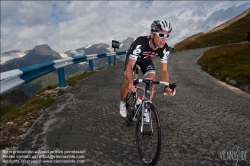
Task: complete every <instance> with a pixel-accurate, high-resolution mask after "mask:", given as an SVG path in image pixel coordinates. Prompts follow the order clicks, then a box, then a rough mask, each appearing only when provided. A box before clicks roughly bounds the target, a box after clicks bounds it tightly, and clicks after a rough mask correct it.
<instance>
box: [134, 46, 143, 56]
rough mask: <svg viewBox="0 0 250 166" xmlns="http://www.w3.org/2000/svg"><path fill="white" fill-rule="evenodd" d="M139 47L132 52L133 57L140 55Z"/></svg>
mask: <svg viewBox="0 0 250 166" xmlns="http://www.w3.org/2000/svg"><path fill="white" fill-rule="evenodd" d="M140 47H141V45H137V46H136V49H135V50H134V51H133V54H134V55H139V54H140V53H141V49H140Z"/></svg>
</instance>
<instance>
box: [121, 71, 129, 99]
mask: <svg viewBox="0 0 250 166" xmlns="http://www.w3.org/2000/svg"><path fill="white" fill-rule="evenodd" d="M127 94H128V80H127V78H126V74H124V83H123V85H122V87H121V101H125V99H126V96H127Z"/></svg>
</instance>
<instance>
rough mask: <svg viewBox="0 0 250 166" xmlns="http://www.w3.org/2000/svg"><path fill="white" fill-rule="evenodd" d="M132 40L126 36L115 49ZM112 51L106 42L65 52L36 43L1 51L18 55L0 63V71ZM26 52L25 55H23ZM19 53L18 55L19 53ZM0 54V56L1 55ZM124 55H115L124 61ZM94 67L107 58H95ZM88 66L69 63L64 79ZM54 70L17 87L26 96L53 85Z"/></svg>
mask: <svg viewBox="0 0 250 166" xmlns="http://www.w3.org/2000/svg"><path fill="white" fill-rule="evenodd" d="M133 41H134V40H133V39H132V38H127V39H126V40H125V41H124V42H122V43H121V47H120V48H119V49H117V51H124V50H127V49H128V48H129V47H130V45H131V44H132V42H133ZM111 51H114V49H113V48H111V47H110V46H109V45H107V44H103V43H98V44H94V45H87V46H85V47H81V48H78V49H76V50H69V51H66V52H65V53H58V52H56V51H54V50H53V49H51V47H50V46H49V45H47V44H42V45H37V46H35V47H34V48H33V49H31V50H28V51H24V50H12V51H8V52H4V53H2V55H3V57H8V56H9V55H11V56H13V54H15V53H17V54H18V55H16V56H13V57H14V59H11V60H9V61H6V62H5V63H3V64H1V72H5V71H9V70H13V69H18V68H22V67H26V66H31V65H34V64H39V63H43V62H48V61H52V60H56V59H61V58H66V57H74V56H82V55H90V54H99V53H105V52H111ZM24 53H26V54H25V55H23V54H24ZM19 54H20V55H19ZM2 55H1V56H2ZM16 57H18V58H16ZM112 60H113V58H112ZM124 60H125V58H124V56H117V61H116V62H120V61H124ZM93 64H94V68H99V67H101V66H106V65H107V64H108V60H107V58H101V59H96V60H94V61H93ZM88 68H89V66H88V64H87V63H78V64H75V65H70V66H67V67H65V75H66V79H67V78H69V77H71V76H72V75H77V74H80V73H82V72H85V71H87V70H88ZM57 79H58V78H57V73H56V71H54V72H51V73H49V74H47V75H45V76H42V77H39V78H37V79H35V80H33V81H31V82H30V83H26V84H24V85H22V86H21V87H19V89H20V90H21V91H23V92H24V94H25V95H27V96H32V95H33V94H35V93H36V92H37V91H38V90H40V89H42V88H45V87H47V86H48V85H55V83H58V80H57Z"/></svg>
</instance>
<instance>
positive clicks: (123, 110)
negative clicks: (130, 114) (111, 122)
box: [120, 101, 127, 118]
mask: <svg viewBox="0 0 250 166" xmlns="http://www.w3.org/2000/svg"><path fill="white" fill-rule="evenodd" d="M120 114H121V116H122V117H123V118H126V117H127V110H126V103H125V102H124V101H121V102H120Z"/></svg>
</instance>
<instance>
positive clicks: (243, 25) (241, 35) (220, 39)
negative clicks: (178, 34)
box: [175, 13, 250, 51]
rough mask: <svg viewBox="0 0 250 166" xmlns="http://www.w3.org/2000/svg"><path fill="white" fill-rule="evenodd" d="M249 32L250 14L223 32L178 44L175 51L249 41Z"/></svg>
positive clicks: (206, 34)
mask: <svg viewBox="0 0 250 166" xmlns="http://www.w3.org/2000/svg"><path fill="white" fill-rule="evenodd" d="M248 31H250V13H248V14H247V15H246V16H245V17H242V18H241V19H239V20H237V21H235V22H234V23H232V24H231V25H229V26H227V27H225V28H223V29H221V30H218V31H215V32H212V33H205V34H203V35H201V36H199V37H197V38H196V39H194V40H189V41H187V42H183V43H181V44H176V45H175V51H181V50H189V49H195V48H205V47H212V46H219V45H225V44H229V43H239V42H241V41H247V35H248V33H246V32H248Z"/></svg>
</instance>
